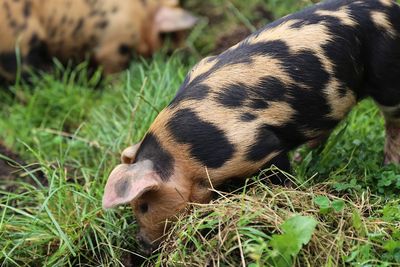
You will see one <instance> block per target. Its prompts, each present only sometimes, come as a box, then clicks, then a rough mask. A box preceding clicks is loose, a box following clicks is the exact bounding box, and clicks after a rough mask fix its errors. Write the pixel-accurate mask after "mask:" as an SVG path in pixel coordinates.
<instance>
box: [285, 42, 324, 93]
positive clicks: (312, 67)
mask: <svg viewBox="0 0 400 267" xmlns="http://www.w3.org/2000/svg"><path fill="white" fill-rule="evenodd" d="M282 64H283V66H284V68H285V70H286V72H287V73H288V74H289V75H290V77H291V78H292V79H293V80H295V81H296V82H298V83H302V84H304V85H306V86H307V87H309V88H311V89H313V90H322V89H323V88H324V87H325V85H326V84H327V82H328V81H329V73H328V72H327V71H326V70H325V69H324V67H323V65H322V63H321V60H320V59H319V58H318V57H317V56H316V55H315V52H314V51H312V50H302V51H300V52H297V53H295V54H292V55H288V56H287V59H286V60H285V61H283V62H282Z"/></svg>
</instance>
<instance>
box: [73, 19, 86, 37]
mask: <svg viewBox="0 0 400 267" xmlns="http://www.w3.org/2000/svg"><path fill="white" fill-rule="evenodd" d="M84 23H85V20H84V19H83V18H80V19H79V20H78V22H77V23H76V25H75V27H74V29H73V30H72V36H76V35H77V34H78V32H79V31H80V30H81V29H82V27H83V24H84Z"/></svg>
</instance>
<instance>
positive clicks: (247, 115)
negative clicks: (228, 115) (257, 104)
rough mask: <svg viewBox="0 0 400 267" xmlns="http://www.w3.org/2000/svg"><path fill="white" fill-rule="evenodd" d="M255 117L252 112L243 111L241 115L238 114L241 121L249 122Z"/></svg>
mask: <svg viewBox="0 0 400 267" xmlns="http://www.w3.org/2000/svg"><path fill="white" fill-rule="evenodd" d="M256 118H257V116H256V115H254V114H252V113H248V112H246V113H243V114H242V115H240V120H241V121H243V122H249V121H254V120H255V119H256Z"/></svg>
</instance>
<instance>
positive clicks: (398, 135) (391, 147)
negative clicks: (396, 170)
mask: <svg viewBox="0 0 400 267" xmlns="http://www.w3.org/2000/svg"><path fill="white" fill-rule="evenodd" d="M381 110H382V112H383V115H384V117H385V128H386V140H385V160H384V164H390V163H395V164H400V105H397V106H395V107H385V106H381Z"/></svg>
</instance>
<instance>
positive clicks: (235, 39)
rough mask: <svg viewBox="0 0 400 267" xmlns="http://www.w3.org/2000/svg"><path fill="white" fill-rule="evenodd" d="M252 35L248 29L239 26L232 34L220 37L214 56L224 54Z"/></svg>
mask: <svg viewBox="0 0 400 267" xmlns="http://www.w3.org/2000/svg"><path fill="white" fill-rule="evenodd" d="M250 34H251V31H250V30H249V29H248V28H246V27H245V26H238V27H237V28H236V29H235V30H234V31H233V32H232V33H229V34H226V35H222V36H220V37H219V39H218V40H217V44H216V46H215V49H214V51H213V54H220V53H222V52H224V51H225V50H226V49H228V48H229V47H231V46H233V45H235V44H237V43H239V42H240V41H242V40H243V39H245V38H246V37H247V36H249V35H250Z"/></svg>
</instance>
